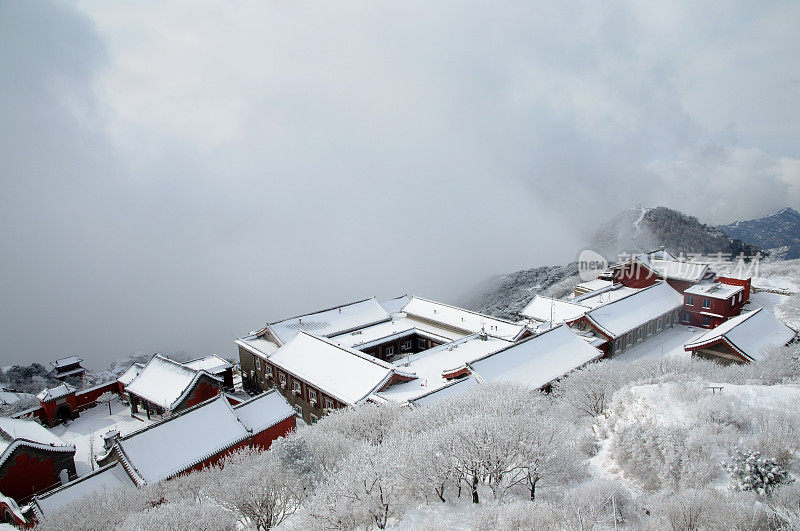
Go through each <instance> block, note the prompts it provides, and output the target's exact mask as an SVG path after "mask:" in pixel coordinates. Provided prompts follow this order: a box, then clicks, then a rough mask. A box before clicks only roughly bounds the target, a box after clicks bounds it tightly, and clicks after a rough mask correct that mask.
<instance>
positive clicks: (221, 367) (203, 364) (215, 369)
mask: <svg viewBox="0 0 800 531" xmlns="http://www.w3.org/2000/svg"><path fill="white" fill-rule="evenodd" d="M183 365H185V366H186V367H189V368H190V369H194V370H196V371H200V370H203V371H206V372H208V373H211V374H219V373H221V372H223V371H225V370H227V369H230V368H231V367H233V363H231V362H229V361H228V360H225V359H222V358H220V357H219V356H216V355H214V354H212V355H210V356H206V357H204V358H197V359H195V360H191V361H187V362H185V363H184V364H183Z"/></svg>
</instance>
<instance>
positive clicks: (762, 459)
mask: <svg viewBox="0 0 800 531" xmlns="http://www.w3.org/2000/svg"><path fill="white" fill-rule="evenodd" d="M723 466H724V467H725V470H727V471H728V474H730V475H731V478H732V479H733V483H734V487H735V488H736V489H738V490H741V491H753V492H755V493H756V494H758V495H760V496H766V495H768V494H770V493H771V492H772V490H773V489H774V488H775V487H776V486H777V485H778V484H779V483H783V482H786V481H787V480H789V475H788V472H787V471H786V469H785V468H783V467H781V466H780V465H779V464H778V462H777V461H776V460H775V459H773V458H770V457H766V456H763V455H761V452H756V451H752V450H750V451H745V450H739V451H737V452H736V454H735V455H733V456H731V460H730V463H723Z"/></svg>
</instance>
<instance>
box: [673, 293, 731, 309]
mask: <svg viewBox="0 0 800 531" xmlns="http://www.w3.org/2000/svg"><path fill="white" fill-rule="evenodd" d="M737 302H742V292H741V291H740V292H739V298H738V300H737V298H736V295H734V296H733V297H731V306H735V305H736V303H737ZM686 306H694V297H693V296H692V295H687V296H686ZM703 308H706V309H708V308H711V299H703Z"/></svg>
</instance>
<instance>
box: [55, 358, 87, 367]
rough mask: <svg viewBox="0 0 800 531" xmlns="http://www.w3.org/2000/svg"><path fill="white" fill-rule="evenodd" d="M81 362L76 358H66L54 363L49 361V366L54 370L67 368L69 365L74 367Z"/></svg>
mask: <svg viewBox="0 0 800 531" xmlns="http://www.w3.org/2000/svg"><path fill="white" fill-rule="evenodd" d="M82 361H83V360H82V359H80V358H79V357H78V356H67V357H66V358H60V359H57V360H56V361H51V362H50V365H52V366H53V367H55V368H56V369H60V368H61V367H69V366H70V365H75V364H78V363H80V362H82Z"/></svg>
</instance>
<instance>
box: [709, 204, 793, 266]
mask: <svg viewBox="0 0 800 531" xmlns="http://www.w3.org/2000/svg"><path fill="white" fill-rule="evenodd" d="M717 228H718V229H720V230H722V231H724V232H725V234H727V235H729V236H731V237H733V238H739V239H740V240H744V241H747V242H750V243H752V244H754V245H758V246H759V247H762V248H764V249H769V250H770V252H771V253H772V254H773V255H778V256H780V257H781V258H785V259H787V260H793V259H795V258H800V213H798V212H797V211H796V210H795V209H793V208H790V207H786V208H784V209H783V210H781V211H780V212H775V213H774V214H770V215H769V216H763V217H760V218H758V219H751V220H748V221H736V222H735V223H731V224H730V225H722V226H720V227H717Z"/></svg>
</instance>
